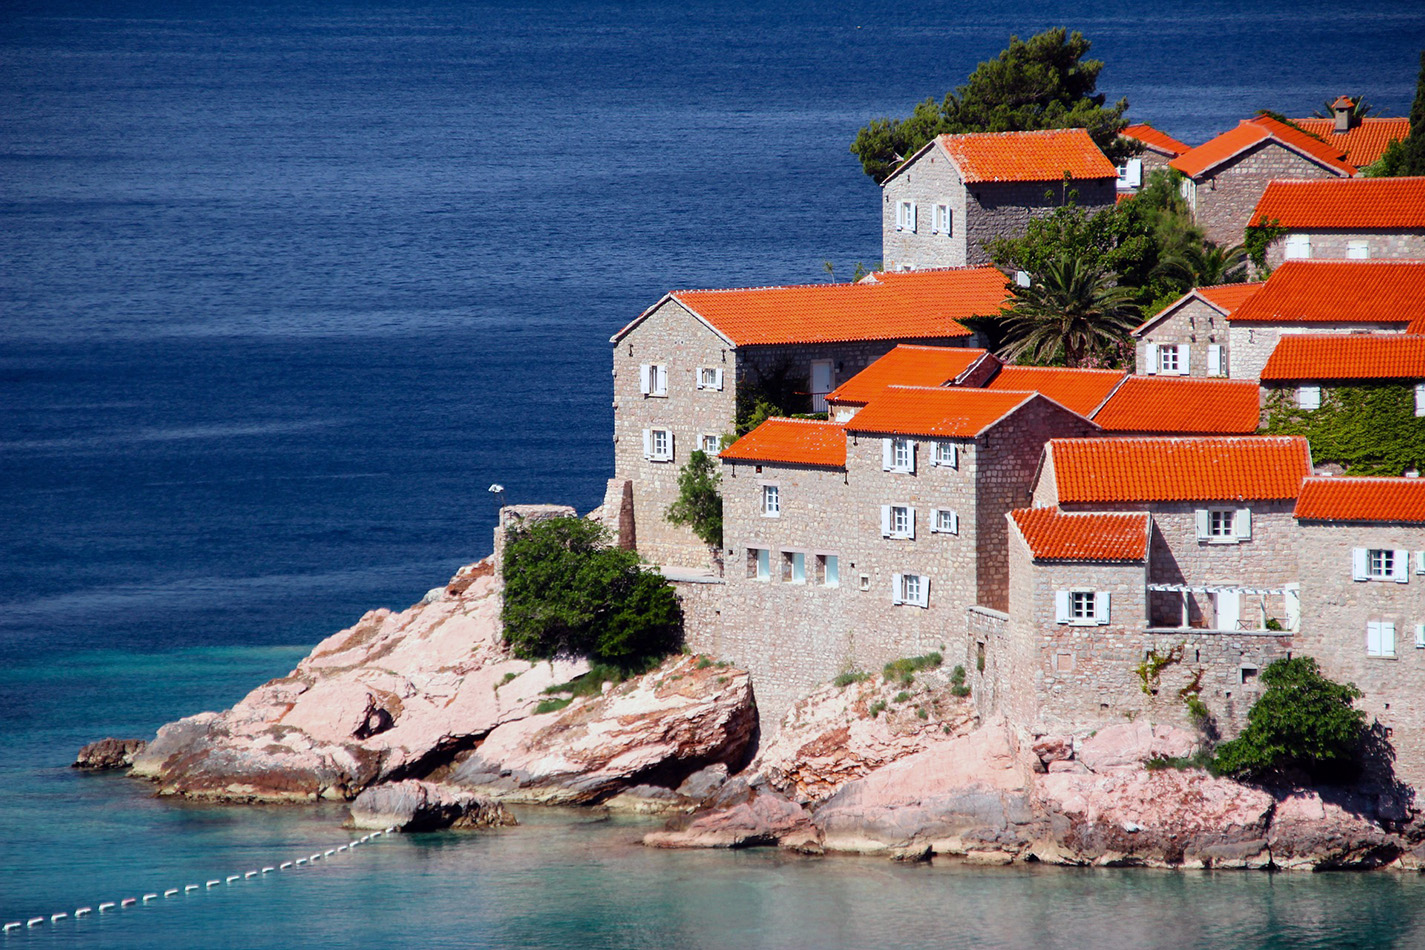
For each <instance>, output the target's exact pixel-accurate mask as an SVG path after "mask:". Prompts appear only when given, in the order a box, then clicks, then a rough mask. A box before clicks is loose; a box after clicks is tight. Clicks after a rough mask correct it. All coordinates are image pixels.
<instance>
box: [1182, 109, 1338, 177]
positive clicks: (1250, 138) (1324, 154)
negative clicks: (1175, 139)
mask: <svg viewBox="0 0 1425 950" xmlns="http://www.w3.org/2000/svg"><path fill="white" fill-rule="evenodd" d="M1267 139H1274V140H1275V141H1277V142H1278V143H1280V144H1281V145H1284V146H1286V147H1287V148H1290V149H1291V150H1292V151H1294V152H1297V153H1298V154H1300V155H1304V156H1306V157H1308V158H1310V159H1312V160H1313V161H1315V162H1316V163H1317V164H1319V165H1322V166H1323V167H1325V168H1328V169H1330V170H1331V171H1334V172H1336V173H1337V174H1339V175H1346V176H1349V175H1354V174H1355V173H1356V167H1355V166H1354V165H1351V164H1349V163H1347V162H1346V161H1345V160H1344V158H1343V156H1344V155H1345V154H1346V152H1345V150H1344V149H1341V148H1337V147H1336V146H1334V145H1328V144H1326V143H1325V142H1322V141H1321V140H1320V139H1314V138H1312V137H1311V136H1309V135H1307V134H1306V133H1304V132H1302V131H1300V130H1298V129H1294V128H1292V127H1291V126H1289V125H1287V124H1285V123H1283V122H1278V121H1277V120H1276V119H1273V118H1271V117H1270V116H1265V115H1259V116H1256V117H1254V118H1251V119H1244V120H1242V121H1241V122H1239V123H1238V124H1237V127H1236V128H1234V129H1228V130H1227V131H1226V132H1223V133H1222V134H1221V135H1219V136H1217V137H1216V138H1212V139H1208V140H1207V141H1206V142H1204V143H1202V144H1201V145H1199V146H1198V147H1197V148H1194V149H1190V150H1189V151H1187V152H1184V153H1183V154H1182V155H1179V156H1178V157H1177V158H1175V159H1173V160H1172V161H1171V162H1169V163H1168V164H1169V165H1171V166H1172V167H1173V168H1176V169H1177V170H1178V171H1180V172H1182V173H1183V174H1184V175H1187V176H1189V177H1190V178H1197V177H1199V176H1201V175H1203V174H1205V173H1206V172H1209V171H1211V170H1212V169H1214V168H1216V167H1217V166H1218V165H1221V164H1222V163H1223V162H1225V161H1227V160H1228V159H1230V158H1233V157H1235V156H1237V155H1240V154H1242V153H1243V152H1245V151H1246V150H1247V149H1249V148H1251V147H1252V146H1254V145H1256V144H1257V143H1259V142H1264V141H1266V140H1267Z"/></svg>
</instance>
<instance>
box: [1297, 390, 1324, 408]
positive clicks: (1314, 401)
mask: <svg viewBox="0 0 1425 950" xmlns="http://www.w3.org/2000/svg"><path fill="white" fill-rule="evenodd" d="M1296 405H1297V408H1299V409H1304V410H1306V411H1308V412H1310V411H1311V410H1313V409H1320V408H1321V387H1320V386H1298V387H1297V390H1296Z"/></svg>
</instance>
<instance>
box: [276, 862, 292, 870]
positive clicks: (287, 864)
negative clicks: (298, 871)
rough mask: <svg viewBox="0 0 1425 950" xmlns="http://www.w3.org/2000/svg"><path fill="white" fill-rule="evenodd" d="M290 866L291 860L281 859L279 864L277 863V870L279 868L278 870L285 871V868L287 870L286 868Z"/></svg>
mask: <svg viewBox="0 0 1425 950" xmlns="http://www.w3.org/2000/svg"><path fill="white" fill-rule="evenodd" d="M291 866H292V862H291V861H283V862H282V863H281V864H279V865H277V870H279V871H285V870H287V869H288V868H290V867H291Z"/></svg>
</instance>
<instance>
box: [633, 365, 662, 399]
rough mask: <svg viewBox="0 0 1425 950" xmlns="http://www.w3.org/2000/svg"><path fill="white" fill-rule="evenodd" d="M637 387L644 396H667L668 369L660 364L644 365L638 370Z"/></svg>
mask: <svg viewBox="0 0 1425 950" xmlns="http://www.w3.org/2000/svg"><path fill="white" fill-rule="evenodd" d="M638 386H639V391H640V392H642V393H643V395H645V396H666V395H668V367H667V366H666V365H664V364H662V363H644V364H643V365H642V366H640V367H639V368H638Z"/></svg>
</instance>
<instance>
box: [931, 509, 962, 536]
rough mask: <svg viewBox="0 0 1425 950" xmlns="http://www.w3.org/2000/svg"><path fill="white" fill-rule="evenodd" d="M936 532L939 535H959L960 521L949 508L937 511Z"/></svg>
mask: <svg viewBox="0 0 1425 950" xmlns="http://www.w3.org/2000/svg"><path fill="white" fill-rule="evenodd" d="M935 530H936V532H937V533H939V534H959V533H960V519H959V518H957V517H956V516H955V512H953V511H951V510H949V509H948V508H937V509H935Z"/></svg>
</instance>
